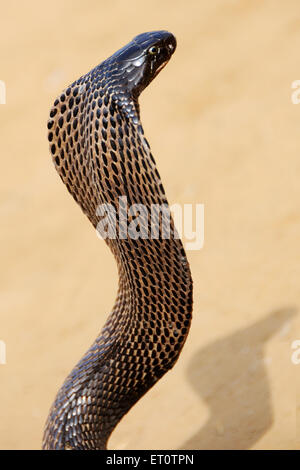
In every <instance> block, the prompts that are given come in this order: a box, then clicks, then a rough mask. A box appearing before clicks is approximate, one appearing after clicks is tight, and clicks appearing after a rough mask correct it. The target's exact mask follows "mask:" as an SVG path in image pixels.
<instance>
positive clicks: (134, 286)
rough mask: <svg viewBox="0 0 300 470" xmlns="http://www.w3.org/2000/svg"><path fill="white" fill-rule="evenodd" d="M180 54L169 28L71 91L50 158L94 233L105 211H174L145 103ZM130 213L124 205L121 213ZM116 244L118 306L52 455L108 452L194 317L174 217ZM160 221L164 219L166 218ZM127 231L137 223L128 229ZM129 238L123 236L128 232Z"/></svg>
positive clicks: (61, 395)
mask: <svg viewBox="0 0 300 470" xmlns="http://www.w3.org/2000/svg"><path fill="white" fill-rule="evenodd" d="M175 48H176V39H175V37H174V36H173V35H172V34H171V33H169V32H167V31H155V32H150V33H143V34H140V35H139V36H136V37H135V38H134V39H133V40H132V41H131V42H130V43H129V44H127V45H126V46H125V47H123V48H122V49H120V50H119V51H117V52H116V53H115V54H113V55H112V56H111V57H109V58H108V59H107V60H105V61H104V62H102V63H101V64H100V65H98V66H97V67H95V68H94V69H92V70H91V71H90V72H89V73H87V74H86V75H84V76H82V77H81V78H79V79H78V80H77V81H75V82H74V83H73V84H72V85H71V86H69V87H68V88H66V89H65V90H64V91H63V92H62V94H61V95H60V96H59V97H58V98H57V99H56V100H55V102H54V105H53V107H52V109H51V111H50V119H49V121H48V140H49V143H50V152H51V155H52V158H53V161H54V164H55V167H56V170H57V171H58V173H59V175H60V177H61V179H62V181H63V182H64V184H65V185H66V186H67V189H68V191H69V192H70V193H71V195H72V196H73V198H74V199H75V201H76V202H77V203H78V204H79V205H80V207H81V208H82V210H83V212H84V213H85V214H86V215H87V217H88V218H89V220H90V221H91V223H92V224H93V226H94V227H95V228H96V227H97V226H98V224H99V221H100V220H101V215H100V214H99V211H98V207H99V205H103V204H109V205H110V207H113V208H115V209H116V213H117V214H118V209H119V201H120V199H119V198H120V197H121V198H122V197H123V198H124V197H126V198H127V204H128V206H132V205H133V204H142V205H143V207H145V208H146V209H148V210H149V214H150V212H151V207H153V205H159V206H161V205H163V206H164V207H168V205H167V204H168V202H167V199H166V196H165V192H164V189H163V186H162V183H161V179H160V176H159V173H158V171H157V168H156V164H155V160H154V158H153V156H152V154H151V151H150V147H149V144H148V142H147V140H146V138H145V136H144V131H143V128H142V125H141V122H140V112H139V104H138V97H139V95H140V93H141V91H142V90H143V89H144V88H145V87H146V86H147V85H148V84H149V83H150V82H151V81H152V80H153V78H154V77H155V76H156V75H157V74H158V73H159V71H160V70H161V69H162V68H163V67H164V66H165V65H166V63H167V62H168V61H169V59H170V57H171V55H172V54H173V52H174V50H175ZM121 209H122V208H121ZM149 214H148V215H147V213H144V215H143V217H144V219H143V220H144V223H143V224H142V227H141V234H140V236H138V237H135V238H134V237H129V236H127V237H125V236H121V235H122V234H123V235H124V230H125V229H126V227H128V224H130V222H132V221H134V220H135V219H134V217H133V215H131V216H129V217H128V220H127V222H126V223H125V222H121V220H120V216H119V215H117V217H116V224H117V230H116V233H117V235H116V237H115V238H106V243H107V244H108V246H109V248H110V249H111V251H112V253H113V255H114V257H115V259H116V262H117V266H118V274H119V287H118V294H117V299H116V302H115V305H114V307H113V309H112V312H111V313H110V315H109V317H108V319H107V321H106V323H105V325H104V327H103V329H102V330H101V332H100V334H99V336H98V337H97V338H96V340H95V342H94V343H93V344H92V346H91V347H90V348H89V350H88V351H87V353H86V354H85V355H84V356H83V358H82V359H81V360H80V361H79V363H78V364H77V365H76V366H75V368H74V369H73V370H72V372H71V373H70V374H69V376H68V377H67V378H66V380H65V382H64V384H63V385H62V387H61V388H60V390H59V392H58V394H57V396H56V399H55V401H54V403H53V405H52V407H51V410H50V413H49V416H48V420H47V422H46V427H45V431H44V439H43V448H44V449H105V448H106V445H107V440H108V438H109V436H110V434H111V432H112V431H113V429H114V428H115V426H116V425H117V423H118V422H119V421H120V419H121V418H122V417H123V416H124V415H125V413H127V412H128V411H129V409H130V408H131V407H132V406H133V405H134V404H135V403H136V402H137V401H138V400H139V399H140V398H141V397H142V396H143V395H144V394H145V393H146V392H147V390H149V389H150V388H151V387H152V386H153V385H154V384H155V383H156V382H157V381H158V380H159V378H160V377H162V376H163V375H164V374H165V373H166V372H167V371H168V370H169V369H170V368H172V367H173V365H174V364H175V362H176V360H177V358H178V356H179V354H180V351H181V349H182V347H183V344H184V342H185V339H186V337H187V334H188V331H189V327H190V322H191V315H192V279H191V274H190V269H189V264H188V261H187V258H186V255H185V252H184V249H183V246H182V243H181V241H180V240H179V239H178V237H177V236H176V231H175V229H174V224H173V220H172V218H171V219H170V224H171V230H170V236H169V237H168V238H166V237H164V236H163V234H162V228H163V223H162V221H161V220H160V221H159V220H158V218H157V226H158V227H159V233H158V236H156V237H154V238H151V237H148V238H146V237H144V236H142V231H143V230H144V229H145V227H146V224H147V223H148V222H149ZM158 216H159V214H158ZM126 224H127V225H126ZM120 234H121V235H120Z"/></svg>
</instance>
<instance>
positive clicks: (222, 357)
mask: <svg viewBox="0 0 300 470" xmlns="http://www.w3.org/2000/svg"><path fill="white" fill-rule="evenodd" d="M296 313H297V310H296V309H295V308H286V309H281V310H277V311H274V312H272V313H271V314H269V315H268V316H266V317H265V318H263V319H262V320H261V321H258V322H257V323H255V324H253V325H251V326H250V327H248V328H245V329H241V330H238V331H236V332H235V333H233V334H231V335H229V336H226V337H225V338H222V339H220V340H218V341H215V342H214V343H212V344H209V345H208V346H206V347H204V348H203V349H200V350H199V351H198V352H197V353H196V354H195V356H194V357H193V358H192V360H191V362H190V364H189V366H188V371H187V373H188V378H189V380H190V382H191V384H192V386H193V387H194V389H195V390H196V391H197V393H198V394H199V395H200V397H201V399H202V400H203V401H204V402H205V403H206V405H207V407H208V411H209V417H208V419H207V421H206V422H205V423H204V425H203V426H201V428H200V429H199V431H198V432H196V434H195V435H193V436H192V437H191V438H190V439H188V441H186V442H185V443H184V444H183V445H182V447H181V449H184V450H186V449H216V450H217V449H236V450H242V449H249V448H251V447H252V446H253V445H254V444H255V442H257V441H258V440H259V439H260V437H261V436H262V435H263V434H264V433H265V432H266V431H267V430H268V429H269V428H270V426H271V425H272V422H273V412H272V397H271V389H270V385H269V380H268V372H267V369H266V365H267V364H268V361H270V360H271V358H267V357H265V355H264V348H265V345H266V343H267V342H268V340H269V339H270V338H271V337H272V336H274V335H275V334H276V332H278V331H279V330H280V329H282V328H284V325H285V324H287V322H289V321H290V320H291V318H292V317H293V316H294V315H295V314H296ZM199 418H200V419H202V420H203V416H201V417H199Z"/></svg>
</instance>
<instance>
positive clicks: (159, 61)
mask: <svg viewBox="0 0 300 470" xmlns="http://www.w3.org/2000/svg"><path fill="white" fill-rule="evenodd" d="M175 49H176V39H175V37H174V36H173V34H171V33H169V32H168V31H152V32H148V33H142V34H139V35H138V36H136V37H135V38H134V39H133V40H132V41H131V42H130V43H128V44H127V45H126V46H124V47H123V48H122V49H120V50H118V51H117V52H116V53H115V54H113V55H112V56H111V57H109V59H107V60H106V61H105V62H104V63H103V64H101V65H102V66H103V67H104V69H107V74H106V77H107V83H106V89H108V90H109V92H110V93H111V94H112V95H113V96H114V99H115V101H117V102H118V103H119V105H121V107H123V108H126V106H129V107H128V115H129V116H130V115H131V117H133V114H132V111H131V110H129V108H130V101H131V100H133V101H134V102H135V103H136V105H137V98H138V97H139V95H140V93H141V92H142V91H143V90H144V89H145V88H146V87H147V86H148V85H149V83H150V82H151V81H152V80H153V79H154V78H155V77H156V75H157V74H158V73H159V72H160V71H161V70H162V69H163V68H164V66H165V65H166V64H167V63H168V62H169V60H170V58H171V56H172V54H173V53H174V51H175ZM124 105H125V106H124ZM137 106H138V105H137Z"/></svg>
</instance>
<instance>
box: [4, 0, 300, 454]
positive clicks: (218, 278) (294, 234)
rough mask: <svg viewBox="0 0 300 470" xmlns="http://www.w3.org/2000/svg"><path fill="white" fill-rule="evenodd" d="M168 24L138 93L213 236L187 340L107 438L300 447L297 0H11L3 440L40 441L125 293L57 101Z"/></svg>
mask: <svg viewBox="0 0 300 470" xmlns="http://www.w3.org/2000/svg"><path fill="white" fill-rule="evenodd" d="M156 29H167V30H169V31H171V32H173V33H174V34H175V36H176V37H177V41H178V48H177V51H176V53H175V55H174V57H173V58H172V60H171V61H170V63H169V64H168V66H167V67H166V69H165V70H164V71H163V72H162V73H161V74H160V75H159V77H158V78H157V80H155V81H154V82H153V83H152V84H151V86H149V88H147V90H145V92H144V93H143V94H142V96H141V99H140V104H141V111H142V121H143V124H144V129H145V132H146V136H147V138H148V140H149V141H150V143H151V147H152V151H153V153H154V156H155V157H156V160H157V164H158V168H159V171H160V173H161V176H162V180H163V182H164V186H165V189H166V192H167V195H168V198H169V201H170V203H175V202H177V203H180V204H184V203H193V204H196V203H203V204H204V205H205V244H204V247H203V249H202V250H201V251H189V252H188V258H189V260H190V264H191V269H192V274H193V278H194V319H193V324H192V329H191V332H190V335H189V338H188V341H187V343H186V346H185V348H184V351H183V353H182V355H181V357H180V359H179V361H178V363H177V365H176V367H175V368H174V369H173V370H172V371H171V372H169V373H168V374H167V375H166V376H165V377H164V378H163V379H162V380H161V381H160V382H159V384H158V385H157V386H155V387H154V388H153V389H152V390H151V391H150V392H149V393H148V394H147V395H146V396H145V397H144V398H143V399H142V400H141V401H140V402H139V403H138V404H137V405H136V406H135V407H134V408H133V409H132V410H131V411H130V413H129V414H128V415H127V416H126V417H125V418H124V419H123V421H122V422H121V423H120V425H119V426H118V427H117V429H116V431H115V432H114V434H113V436H112V438H111V440H110V442H109V447H110V448H115V449H143V448H145V449H155V448H157V449H168V448H169V449H194V448H195V449H211V448H217V449H218V448H220V449H222V448H225V449H229V448H233V449H248V448H256V449H263V448H267V449H279V448H291V449H292V448H299V447H300V421H299V419H298V421H297V410H298V417H299V411H300V408H299V407H300V396H299V392H300V380H299V376H300V364H299V365H296V364H293V363H292V361H291V354H292V352H293V350H292V349H291V344H292V342H293V341H294V340H297V339H300V321H299V318H300V317H299V308H300V293H299V292H300V291H299V279H300V247H299V235H300V185H299V177H300V132H299V129H300V105H294V104H292V101H291V93H292V89H291V84H292V82H293V81H294V80H297V79H300V62H299V53H298V51H299V48H300V7H299V2H298V1H297V0H295V1H294V0H287V1H285V2H282V1H280V0H226V1H222V0H210V1H209V2H206V1H199V0H197V1H196V0H195V1H193V0H188V1H186V2H182V1H174V0H173V1H169V0H168V1H164V2H160V1H157V0H152V1H151V2H145V1H131V0H128V1H121V0H119V1H116V0H111V1H110V2H106V1H105V2H104V1H102V0H97V1H96V0H85V1H84V2H83V1H78V0H72V1H71V0H64V1H58V0H52V1H51V2H45V1H42V2H40V1H37V0H28V1H26V2H22V1H21V0H18V1H17V0H10V1H9V2H3V1H2V2H1V5H0V80H2V81H4V82H5V84H6V104H5V105H2V104H1V105H0V135H1V138H0V155H1V187H0V214H1V232H0V236H1V244H0V247H1V248H0V249H1V268H2V269H1V274H0V276H1V285H0V288H1V290H0V308H1V310H0V320H1V321H0V340H2V341H4V342H5V344H6V354H7V357H6V362H7V363H6V365H0V448H1V449H29V448H32V449H35V448H40V446H41V439H42V433H43V426H44V422H45V419H46V417H47V414H48V410H49V407H50V405H51V403H52V401H53V398H54V396H55V393H56V391H57V390H58V387H59V386H60V384H61V383H62V381H63V380H64V378H65V376H66V375H67V374H68V372H69V371H70V369H71V368H72V367H73V366H74V364H75V363H76V362H77V360H78V359H79V358H80V357H81V355H82V354H83V353H84V352H85V350H86V349H87V348H88V347H89V345H90V344H91V343H92V341H93V340H94V338H95V337H96V335H97V334H98V331H99V330H100V328H101V326H102V325H103V323H104V321H105V319H106V317H107V315H108V313H109V311H110V308H111V307H112V305H113V301H114V296H115V294H116V287H117V273H116V266H115V262H114V259H113V257H112V255H111V253H110V252H109V250H108V249H107V247H106V245H105V244H104V242H102V241H99V239H98V238H97V237H96V234H95V232H94V231H93V229H92V226H91V225H90V223H89V222H88V220H87V219H86V218H85V217H84V216H83V214H82V213H81V211H80V209H79V208H78V207H77V206H76V204H75V203H74V201H73V200H72V199H71V197H70V196H69V195H68V194H67V191H66V189H65V187H64V186H63V184H62V183H61V181H60V179H59V178H58V176H57V174H56V172H55V170H54V168H53V165H52V161H51V158H50V156H49V151H48V143H47V130H46V121H47V119H48V113H49V108H50V106H51V104H52V102H53V101H54V99H55V97H56V95H57V94H59V93H60V91H61V90H62V89H63V88H65V87H66V86H67V85H68V84H69V83H71V82H72V81H73V80H75V79H76V78H78V77H79V76H80V75H82V74H84V73H86V72H87V71H89V70H90V69H91V68H92V67H93V66H95V65H97V64H98V63H99V62H101V61H102V60H103V59H105V58H106V57H108V56H109V55H111V54H112V53H113V52H115V51H116V50H117V49H118V48H120V47H121V46H123V45H124V44H126V43H127V42H129V41H130V40H131V39H132V38H133V36H135V35H136V34H139V33H141V32H144V31H150V30H156ZM297 382H298V386H297ZM297 407H298V408H297ZM297 428H298V434H297Z"/></svg>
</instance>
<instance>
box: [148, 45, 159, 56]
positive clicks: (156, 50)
mask: <svg viewBox="0 0 300 470" xmlns="http://www.w3.org/2000/svg"><path fill="white" fill-rule="evenodd" d="M148 52H149V54H151V55H157V54H158V53H159V47H156V46H152V47H150V48H149V49H148Z"/></svg>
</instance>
